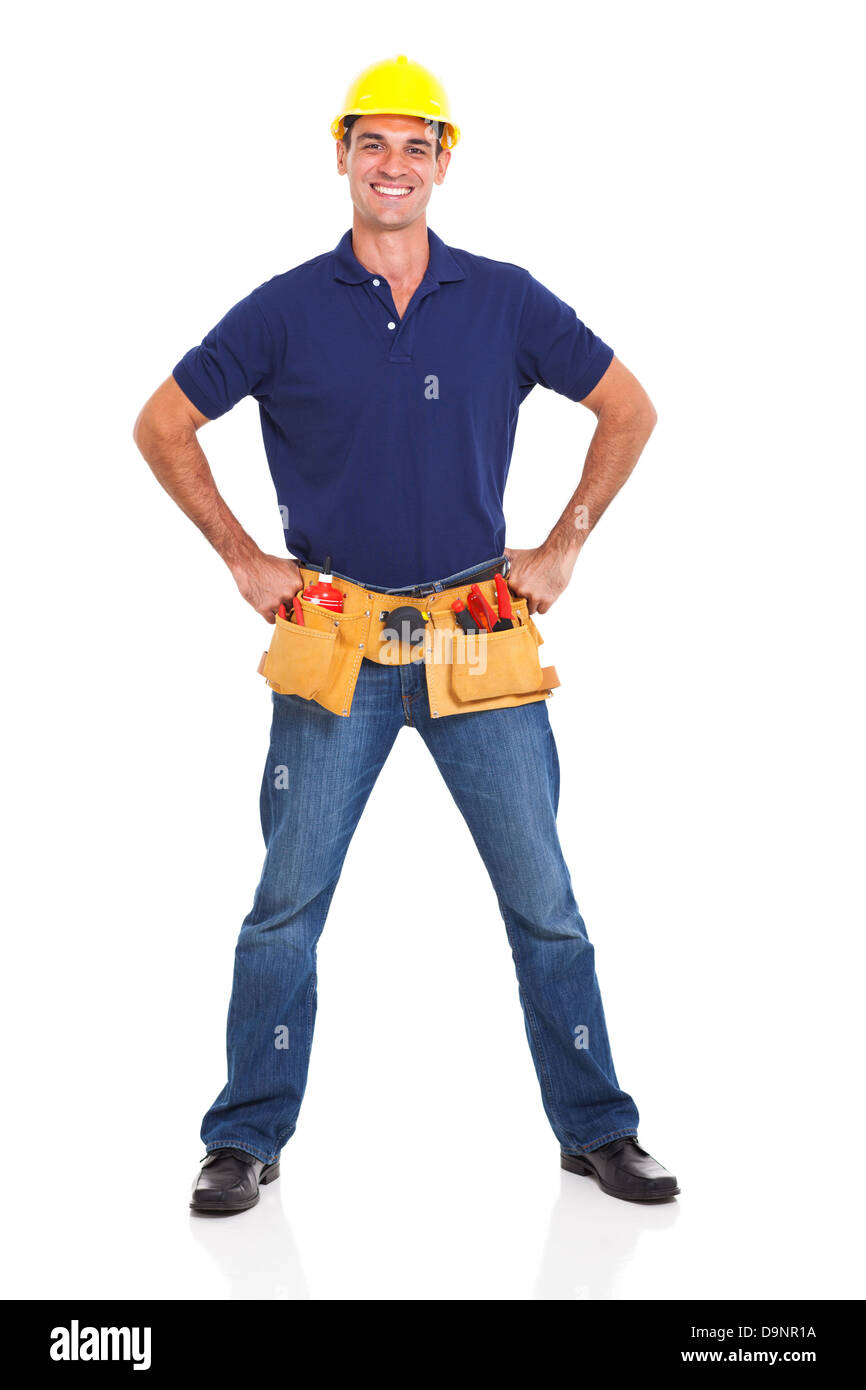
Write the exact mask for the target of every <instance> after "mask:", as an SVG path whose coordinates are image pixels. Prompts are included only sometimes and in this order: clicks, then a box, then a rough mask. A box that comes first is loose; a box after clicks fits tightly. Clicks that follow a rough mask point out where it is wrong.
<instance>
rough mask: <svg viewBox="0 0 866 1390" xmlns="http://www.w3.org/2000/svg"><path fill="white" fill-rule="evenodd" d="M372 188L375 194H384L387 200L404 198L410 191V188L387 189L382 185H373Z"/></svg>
mask: <svg viewBox="0 0 866 1390" xmlns="http://www.w3.org/2000/svg"><path fill="white" fill-rule="evenodd" d="M373 187H374V188H375V190H376V192H377V193H384V194H385V195H386V196H387V197H389V198H405V197H406V195H407V194H408V193H411V191H412V190H411V189H410V188H389V187H388V186H387V185H386V184H382V183H374V184H373Z"/></svg>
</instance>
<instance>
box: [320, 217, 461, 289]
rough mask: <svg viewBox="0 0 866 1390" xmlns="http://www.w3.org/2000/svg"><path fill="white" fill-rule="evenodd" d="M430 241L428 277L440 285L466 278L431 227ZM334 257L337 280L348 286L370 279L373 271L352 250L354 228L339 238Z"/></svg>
mask: <svg viewBox="0 0 866 1390" xmlns="http://www.w3.org/2000/svg"><path fill="white" fill-rule="evenodd" d="M427 243H428V245H429V248H430V260H429V262H428V264H427V274H426V276H425V279H428V280H432V281H433V282H434V284H437V285H442V284H445V283H446V282H447V281H450V280H465V278H466V277H465V275H464V274H463V271H462V270H461V269H460V267H459V265H458V264H457V262H456V260H455V259H454V256H453V255H452V253H451V251H450V249H449V248H448V247H447V246H446V245H445V242H444V241H443V240H442V238H441V237H438V236H437V235H436V233H435V232H434V231H433V230H432V228H430V227H428V228H427ZM331 260H332V269H333V276H334V279H335V280H341V281H342V282H343V283H344V284H346V285H360V284H361V283H362V282H363V281H364V280H369V279H370V271H369V270H367V269H365V267H364V266H362V265H361V262H360V261H359V260H358V258H357V256H356V255H355V253H354V251H353V250H352V229H351V227H350V228H349V230H348V231H347V232H345V233H344V234H343V236H341V237H340V240H339V241H338V242H337V245H336V246H335V247H334V250H333V252H332V255H331Z"/></svg>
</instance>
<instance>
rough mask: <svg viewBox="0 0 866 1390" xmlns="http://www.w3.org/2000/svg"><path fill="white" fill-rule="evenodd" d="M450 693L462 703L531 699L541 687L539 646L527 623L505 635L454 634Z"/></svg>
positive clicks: (499, 633) (492, 633)
mask: <svg viewBox="0 0 866 1390" xmlns="http://www.w3.org/2000/svg"><path fill="white" fill-rule="evenodd" d="M452 644H453V645H452V661H451V690H452V693H453V695H454V697H455V699H457V700H460V701H463V702H465V701H472V700H491V699H496V698H497V697H498V696H500V695H528V694H529V693H530V692H531V691H534V690H538V689H539V687H540V686H541V684H542V673H541V662H540V661H539V659H538V644H537V643H536V640H535V637H534V635H533V633H532V631H531V629H530V627H529V624H528V622H527V623H526V624H525V625H524V626H522V627H513V628H511V629H510V630H508V631H505V632H479V633H466V632H463V631H462V630H459V631H457V632H454V633H453V634H452Z"/></svg>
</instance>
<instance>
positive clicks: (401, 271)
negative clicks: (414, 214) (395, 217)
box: [352, 211, 430, 285]
mask: <svg viewBox="0 0 866 1390" xmlns="http://www.w3.org/2000/svg"><path fill="white" fill-rule="evenodd" d="M352 250H353V251H354V253H355V256H356V258H357V259H358V260H359V261H360V262H361V265H362V266H364V268H365V269H366V270H369V271H370V272H371V274H373V275H375V274H376V272H377V271H378V272H379V273H380V274H381V275H384V276H385V279H386V280H387V281H388V283H389V285H410V284H411V285H417V284H418V283H419V282H420V281H421V280H422V279H423V277H424V272H425V271H426V269H427V262H428V260H429V259H430V246H429V243H428V240H427V221H426V218H424V217H418V218H416V219H415V221H414V222H412V223H410V225H409V226H408V227H400V228H398V229H397V230H396V231H390V230H389V229H388V228H384V229H383V228H379V227H371V226H370V224H369V223H366V222H362V221H361V220H360V218H359V217H358V213H357V211H356V212H355V216H354V219H353V221H352Z"/></svg>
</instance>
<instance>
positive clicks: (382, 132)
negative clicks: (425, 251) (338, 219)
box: [337, 116, 451, 231]
mask: <svg viewBox="0 0 866 1390" xmlns="http://www.w3.org/2000/svg"><path fill="white" fill-rule="evenodd" d="M450 159H451V151H450V150H443V151H442V153H441V154H440V155H439V156H438V158H437V155H436V133H435V129H434V128H432V127H431V126H429V125H425V124H424V122H423V121H422V120H421V119H420V117H416V116H361V117H360V118H359V119H358V120H357V121H355V122H354V124H353V125H352V130H351V135H350V139H349V148H348V150H347V149H346V146H345V145H344V143H343V141H342V140H338V141H337V169H338V170H339V172H340V173H341V174H346V175H347V177H348V179H349V191H350V193H351V196H352V202H353V203H354V205H355V209H356V211H357V212H358V214H359V216H360V217H362V218H363V220H364V221H365V222H367V223H368V224H369V225H370V226H374V227H377V228H379V229H380V230H388V231H396V230H398V229H399V228H400V227H407V226H409V224H410V223H411V222H414V221H415V219H416V218H418V217H420V216H422V214H423V212H424V209H425V208H426V206H427V204H428V203H429V201H430V194H431V193H432V192H433V185H434V184H437V183H441V182H442V180H443V179H444V177H445V170H446V169H447V168H448V164H449V162H450Z"/></svg>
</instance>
